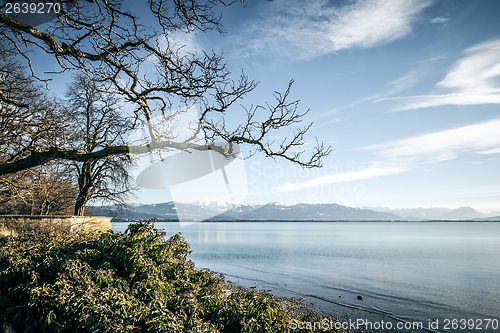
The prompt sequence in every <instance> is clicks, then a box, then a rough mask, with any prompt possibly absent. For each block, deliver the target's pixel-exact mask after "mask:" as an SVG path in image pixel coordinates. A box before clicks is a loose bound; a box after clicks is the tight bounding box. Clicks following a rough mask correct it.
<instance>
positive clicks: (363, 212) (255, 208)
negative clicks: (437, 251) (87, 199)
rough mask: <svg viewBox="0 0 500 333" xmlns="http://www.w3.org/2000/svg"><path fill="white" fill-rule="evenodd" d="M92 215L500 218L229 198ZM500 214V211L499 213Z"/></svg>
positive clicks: (466, 210) (96, 209)
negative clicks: (257, 202)
mask: <svg viewBox="0 0 500 333" xmlns="http://www.w3.org/2000/svg"><path fill="white" fill-rule="evenodd" d="M89 210H90V213H91V215H99V216H110V217H113V221H138V220H149V219H154V218H156V219H158V220H159V221H178V217H177V216H178V215H179V216H182V217H183V220H186V221H203V220H206V221H425V220H479V221H490V220H500V216H492V215H488V216H486V215H484V214H482V213H480V212H478V211H476V210H474V209H473V208H471V207H460V208H457V209H448V208H403V209H401V208H400V209H390V208H387V207H363V208H356V207H347V206H341V205H338V204H334V203H332V204H305V203H300V204H296V205H282V204H279V203H275V202H273V203H268V204H265V205H232V204H230V203H225V202H193V203H174V202H172V201H170V202H165V203H160V204H130V205H128V207H127V209H125V210H120V209H118V207H117V206H92V207H90V208H89ZM499 215H500V214H499Z"/></svg>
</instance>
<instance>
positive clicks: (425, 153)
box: [366, 119, 500, 162]
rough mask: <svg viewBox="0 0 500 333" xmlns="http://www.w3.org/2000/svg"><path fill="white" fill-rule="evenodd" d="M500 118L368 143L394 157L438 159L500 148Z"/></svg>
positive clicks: (447, 158) (371, 148) (417, 159)
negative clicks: (406, 137) (385, 141)
mask: <svg viewBox="0 0 500 333" xmlns="http://www.w3.org/2000/svg"><path fill="white" fill-rule="evenodd" d="M499 133H500V119H494V120H490V121H486V122H483V123H478V124H474V125H469V126H463V127H458V128H453V129H449V130H445V131H440V132H434V133H429V134H424V135H420V136H416V137H413V138H409V139H403V140H398V141H394V142H389V143H384V144H379V145H374V146H369V147H366V149H370V150H376V151H378V152H379V153H380V154H382V155H385V156H386V157H389V158H391V159H397V158H411V159H413V160H415V161H425V162H436V161H444V160H449V159H452V158H455V157H457V156H458V155H459V154H460V153H483V154H484V153H485V152H488V153H490V154H492V153H495V152H500V151H499V148H500V134H499Z"/></svg>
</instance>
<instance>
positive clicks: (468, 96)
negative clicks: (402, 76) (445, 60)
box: [377, 39, 500, 110]
mask: <svg viewBox="0 0 500 333" xmlns="http://www.w3.org/2000/svg"><path fill="white" fill-rule="evenodd" d="M498 59H500V39H496V40H492V41H488V42H483V43H480V44H478V45H475V46H473V47H471V48H469V49H467V50H465V52H464V56H463V57H462V58H461V59H460V60H458V61H457V62H456V63H455V64H453V65H452V66H451V69H450V70H449V71H448V73H447V74H446V76H445V77H444V78H443V79H442V80H441V81H440V82H438V83H437V84H436V89H439V90H441V92H440V93H437V94H428V95H420V96H406V97H396V98H384V99H379V100H377V101H389V100H391V101H395V100H399V101H403V102H404V104H403V105H402V106H401V107H399V108H398V110H410V109H420V108H427V107H433V106H442V105H480V104H500V62H499V61H498Z"/></svg>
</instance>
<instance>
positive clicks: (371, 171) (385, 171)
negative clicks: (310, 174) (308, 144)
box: [278, 163, 407, 192]
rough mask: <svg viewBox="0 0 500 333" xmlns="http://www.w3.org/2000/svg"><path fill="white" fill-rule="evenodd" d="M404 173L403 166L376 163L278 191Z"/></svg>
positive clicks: (290, 185)
mask: <svg viewBox="0 0 500 333" xmlns="http://www.w3.org/2000/svg"><path fill="white" fill-rule="evenodd" d="M404 171H407V170H406V168H405V167H402V166H390V165H382V164H379V163H374V164H373V165H372V166H370V167H367V168H365V169H362V170H357V171H349V172H341V173H336V174H333V175H326V176H320V177H316V178H314V179H311V180H307V181H304V182H298V183H286V184H284V185H282V186H280V187H279V188H278V191H280V192H286V191H296V190H301V189H304V188H309V187H314V186H320V185H329V184H335V183H343V182H351V181H356V180H361V179H368V178H375V177H381V176H388V175H394V174H397V173H401V172H404Z"/></svg>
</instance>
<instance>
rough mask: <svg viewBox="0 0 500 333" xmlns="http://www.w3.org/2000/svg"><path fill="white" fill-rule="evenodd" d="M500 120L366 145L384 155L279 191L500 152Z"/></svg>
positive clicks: (390, 173)
mask: <svg viewBox="0 0 500 333" xmlns="http://www.w3.org/2000/svg"><path fill="white" fill-rule="evenodd" d="M498 133H500V119H494V120H490V121H486V122H482V123H478V124H473V125H468V126H463V127H458V128H453V129H449V130H445V131H439V132H434V133H428V134H424V135H420V136H415V137H412V138H407V139H402V140H396V141H392V142H386V143H383V144H377V145H372V146H368V147H363V148H362V149H365V150H371V151H373V152H374V153H376V154H377V155H379V156H382V157H384V159H383V160H382V161H375V162H373V163H372V165H371V166H369V167H367V168H365V169H361V170H354V171H349V172H342V173H336V174H331V175H324V176H320V177H316V178H314V179H311V180H307V181H303V182H297V183H287V184H284V185H283V186H281V187H280V188H278V190H279V191H283V192H285V191H295V190H300V189H304V188H310V187H315V186H322V185H329V184H335V183H342V182H350V181H356V180H362V179H370V178H376V177H382V176H390V175H395V174H399V173H403V172H409V171H412V170H415V169H418V168H419V167H420V166H422V165H424V164H429V163H437V162H442V161H446V160H450V159H453V158H456V157H458V156H459V155H460V154H465V153H477V154H498V153H500V135H498Z"/></svg>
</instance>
